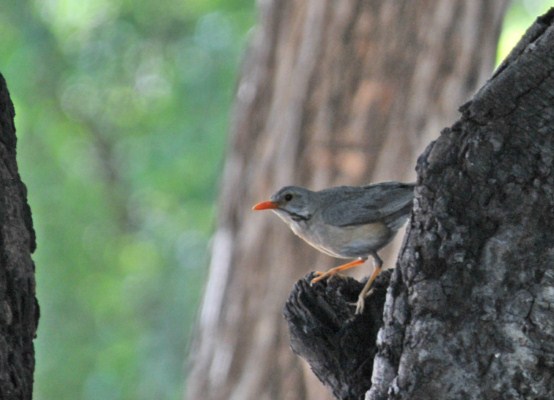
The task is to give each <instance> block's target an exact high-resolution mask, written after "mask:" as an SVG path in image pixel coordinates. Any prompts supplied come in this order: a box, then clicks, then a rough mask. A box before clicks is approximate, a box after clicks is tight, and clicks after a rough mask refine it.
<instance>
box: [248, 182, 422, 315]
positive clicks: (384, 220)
mask: <svg viewBox="0 0 554 400" xmlns="http://www.w3.org/2000/svg"><path fill="white" fill-rule="evenodd" d="M414 188H415V183H401V182H393V181H391V182H381V183H376V184H371V185H365V186H336V187H331V188H328V189H323V190H320V191H312V190H309V189H306V188H303V187H299V186H285V187H283V188H281V189H279V190H278V191H277V192H276V193H275V194H273V195H272V196H271V197H270V200H267V201H262V202H260V203H257V204H255V205H254V206H253V207H252V209H253V210H255V211H261V210H271V211H273V212H274V213H275V214H277V216H279V217H280V218H281V219H282V220H283V221H284V222H285V223H286V224H287V225H288V226H289V228H290V229H291V230H292V231H293V232H294V233H295V234H296V235H297V236H299V237H300V238H302V239H303V240H304V241H306V242H307V243H308V244H310V245H311V246H313V247H314V248H316V249H317V250H319V251H321V252H323V253H325V254H327V255H329V256H332V257H336V258H341V259H353V260H352V261H349V262H347V263H346V264H342V265H339V266H338V267H334V268H331V269H330V270H328V271H327V272H321V271H316V272H315V278H313V279H312V281H311V283H312V284H315V283H317V282H320V281H323V280H326V279H328V278H330V277H332V276H334V275H336V274H337V273H339V272H341V271H345V270H347V269H350V268H353V267H356V266H359V265H362V264H363V263H364V262H365V261H366V260H367V259H368V258H369V256H371V257H373V260H374V269H373V273H372V274H371V276H370V278H369V279H368V281H367V283H366V284H365V285H364V287H363V289H362V291H361V292H360V294H359V296H358V301H357V303H356V312H355V314H362V313H363V310H364V305H365V299H366V297H367V296H368V295H369V294H370V290H371V286H372V284H373V282H374V281H375V279H376V278H377V276H378V275H379V273H380V272H381V270H382V267H383V260H382V259H381V257H379V255H378V253H377V252H378V251H379V250H380V249H382V248H383V247H385V246H386V245H387V244H388V243H390V242H391V240H392V239H393V238H394V236H395V235H396V233H397V232H398V230H399V229H400V228H401V227H402V226H403V225H404V223H405V222H406V220H407V219H408V217H409V215H410V213H411V210H412V206H413V198H414Z"/></svg>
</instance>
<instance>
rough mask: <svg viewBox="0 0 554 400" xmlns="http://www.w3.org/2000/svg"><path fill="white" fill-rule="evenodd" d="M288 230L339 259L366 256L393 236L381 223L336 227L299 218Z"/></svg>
mask: <svg viewBox="0 0 554 400" xmlns="http://www.w3.org/2000/svg"><path fill="white" fill-rule="evenodd" d="M310 222H311V223H310ZM291 229H292V230H293V232H294V233H295V234H296V235H298V236H300V237H301V238H302V239H304V240H305V241H306V242H307V243H309V244H310V245H312V246H313V247H315V248H316V249H318V250H319V251H321V252H323V253H326V254H328V255H330V256H333V257H338V258H357V257H367V256H368V254H369V253H371V252H373V251H377V250H379V249H380V248H381V247H383V246H385V245H386V244H387V243H388V242H389V241H390V240H391V238H392V236H393V234H392V232H391V230H390V229H388V228H387V226H386V225H385V224H383V223H381V222H376V223H372V224H365V225H353V226H346V227H338V226H333V225H328V224H325V223H323V222H318V221H308V222H304V221H302V222H299V223H294V224H291Z"/></svg>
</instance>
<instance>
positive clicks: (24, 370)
mask: <svg viewBox="0 0 554 400" xmlns="http://www.w3.org/2000/svg"><path fill="white" fill-rule="evenodd" d="M14 115H15V112H14V108H13V104H12V102H11V100H10V95H9V93H8V89H7V87H6V82H5V80H4V77H3V76H2V75H0V159H1V162H0V179H1V181H0V399H2V400H28V399H31V398H32V394H33V372H34V369H35V353H34V348H33V339H34V338H35V333H36V330H37V323H38V314H39V308H38V303H37V300H36V298H35V266H34V264H33V260H32V259H31V253H32V252H33V251H34V250H35V232H34V230H33V223H32V220H31V210H30V208H29V205H28V204H27V190H26V188H25V185H24V184H23V182H21V178H20V177H19V172H18V169H17V163H16V137H15V125H14Z"/></svg>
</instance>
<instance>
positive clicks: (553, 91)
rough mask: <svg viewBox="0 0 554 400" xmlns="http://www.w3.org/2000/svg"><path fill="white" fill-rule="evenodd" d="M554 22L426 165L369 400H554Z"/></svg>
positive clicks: (508, 65) (513, 58) (531, 35)
mask: <svg viewBox="0 0 554 400" xmlns="http://www.w3.org/2000/svg"><path fill="white" fill-rule="evenodd" d="M553 54H554V9H552V10H551V11H550V12H549V13H548V14H547V15H545V16H544V17H542V18H540V19H539V20H538V21H537V22H536V23H535V25H533V27H532V28H530V30H529V31H528V32H527V34H526V35H525V37H524V38H523V39H522V41H521V43H520V44H519V45H518V46H517V48H516V49H515V50H514V51H513V52H512V53H511V55H510V56H509V57H508V59H507V60H506V61H505V62H504V63H503V64H502V65H501V66H500V67H499V69H498V70H497V72H496V73H495V74H494V75H493V77H492V78H491V80H490V81H489V82H488V83H487V84H486V85H485V86H484V87H483V88H482V89H481V90H480V91H479V92H478V93H477V94H476V95H475V96H474V97H473V99H472V100H471V101H470V102H468V103H467V104H465V105H464V106H463V107H462V109H461V111H462V117H461V119H460V120H459V121H458V122H457V123H456V124H454V125H453V126H452V127H451V128H449V129H445V130H444V131H443V132H442V134H441V136H440V138H439V139H437V140H436V141H435V142H434V143H432V144H431V145H430V146H429V147H428V148H427V150H426V151H425V153H424V154H423V155H422V156H421V158H420V159H419V161H418V174H419V186H418V188H417V189H416V200H415V212H414V216H413V219H412V221H411V224H410V228H409V233H408V235H407V243H406V246H405V248H404V249H403V252H402V256H401V260H400V262H399V267H398V268H397V269H396V270H395V272H394V273H393V276H392V279H391V287H390V289H389V291H388V295H387V300H386V304H385V314H384V316H385V317H384V318H385V325H384V328H383V329H382V330H381V331H380V333H379V340H378V347H379V351H378V355H377V357H376V359H375V367H374V371H373V386H372V388H371V390H370V392H369V393H368V395H367V397H366V398H367V399H371V400H376V399H411V400H417V399H476V400H477V399H535V400H537V399H544V400H546V399H553V398H554V268H553V266H554V231H553V229H552V227H553V226H554V174H553V171H554V57H553Z"/></svg>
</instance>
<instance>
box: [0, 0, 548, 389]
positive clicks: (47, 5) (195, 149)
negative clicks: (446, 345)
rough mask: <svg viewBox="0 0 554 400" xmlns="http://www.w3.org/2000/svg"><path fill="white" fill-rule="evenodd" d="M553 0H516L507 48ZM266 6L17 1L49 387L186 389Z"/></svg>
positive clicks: (23, 134)
mask: <svg viewBox="0 0 554 400" xmlns="http://www.w3.org/2000/svg"><path fill="white" fill-rule="evenodd" d="M548 3H549V1H545V0H526V1H525V0H520V1H518V2H516V3H515V5H514V6H513V7H512V9H511V10H510V12H509V14H508V17H507V22H506V25H505V29H504V32H505V33H504V35H503V37H502V41H501V45H500V49H499V57H504V56H505V54H506V52H507V51H509V49H510V48H511V46H513V44H515V42H516V41H517V39H518V38H519V37H520V36H521V34H522V33H523V31H524V30H525V29H526V28H527V27H528V26H529V24H530V23H531V21H532V20H533V19H534V18H535V17H536V16H537V15H539V14H540V13H542V12H544V10H545V9H546V6H547V5H548ZM254 18H255V17H254V2H253V1H246V0H184V1H183V0H181V1H179V0H158V1H131V0H34V1H32V0H2V2H1V4H0V38H1V43H2V46H1V47H0V72H2V73H3V74H4V76H5V78H6V80H7V82H8V87H9V88H10V92H11V96H12V100H13V101H14V103H15V108H16V113H17V116H16V126H17V131H18V138H19V144H18V151H19V163H20V171H21V175H22V177H23V180H24V182H25V183H26V184H27V187H28V189H29V201H30V204H31V208H32V210H33V218H34V224H35V228H36V231H37V237H38V250H37V252H36V254H35V256H34V259H35V262H36V265H37V292H38V298H39V302H40V306H41V319H40V324H39V332H38V338H37V340H36V349H37V369H36V375H35V376H36V385H35V399H37V400H58V399H84V400H99V399H102V400H112V399H113V400H123V399H128V400H142V399H144V400H153V399H180V398H182V393H183V390H184V387H183V385H184V383H183V382H184V376H185V359H186V351H187V345H188V339H189V337H190V333H191V329H192V325H193V322H194V318H195V311H196V308H197V307H198V304H199V300H200V295H201V291H202V288H203V285H204V280H205V278H206V265H207V253H208V251H207V248H208V241H209V237H210V232H211V230H212V228H213V224H214V222H213V219H214V200H215V197H216V194H217V180H218V176H219V172H220V169H221V165H222V156H223V152H224V147H225V142H226V141H225V133H226V131H227V123H228V119H229V109H230V104H231V101H232V93H233V88H234V83H235V80H236V76H237V72H238V66H239V63H240V58H241V56H242V53H243V50H244V48H245V43H246V36H247V31H248V29H249V28H251V27H252V26H253V23H254Z"/></svg>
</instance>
